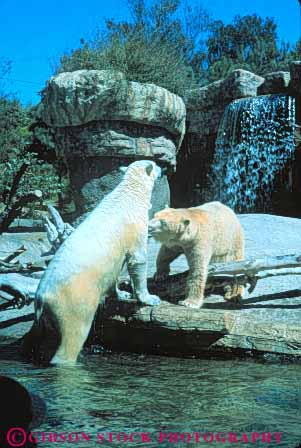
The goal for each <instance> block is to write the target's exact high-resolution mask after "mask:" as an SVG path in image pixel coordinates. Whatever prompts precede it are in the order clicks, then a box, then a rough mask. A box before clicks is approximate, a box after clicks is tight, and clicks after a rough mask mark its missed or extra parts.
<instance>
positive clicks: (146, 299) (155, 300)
mask: <svg viewBox="0 0 301 448" xmlns="http://www.w3.org/2000/svg"><path fill="white" fill-rule="evenodd" d="M139 302H141V303H143V304H144V305H150V306H157V305H160V303H161V300H160V298H159V297H158V296H155V295H152V294H148V295H144V296H143V297H140V300H139Z"/></svg>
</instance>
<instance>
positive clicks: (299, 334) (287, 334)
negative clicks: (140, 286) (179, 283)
mask: <svg viewBox="0 0 301 448" xmlns="http://www.w3.org/2000/svg"><path fill="white" fill-rule="evenodd" d="M240 220H241V223H242V225H243V227H244V230H245V235H246V256H247V257H258V258H259V257H262V256H265V255H269V256H272V255H285V254H289V253H301V239H296V235H299V234H300V232H301V220H299V219H294V218H284V217H279V216H272V215H256V214H254V215H241V216H240ZM157 251H158V245H157V244H156V243H154V242H153V241H152V240H151V242H150V247H149V276H150V275H152V273H153V272H154V270H155V260H156V253H157ZM186 269H187V263H186V260H185V258H184V256H182V257H180V258H179V259H177V260H176V261H175V262H174V263H172V270H171V272H172V273H176V272H182V271H184V270H186ZM300 281H301V278H300V276H297V275H296V276H294V275H290V276H284V277H274V278H269V279H265V280H261V281H260V282H259V283H258V285H257V287H256V288H255V290H254V291H253V293H251V294H247V295H246V297H245V298H244V300H243V304H242V306H241V308H240V309H231V308H230V307H229V305H228V304H227V303H226V302H225V301H224V300H223V299H222V298H221V297H218V296H210V297H208V298H207V299H206V301H205V306H204V308H202V309H201V310H189V309H186V308H184V307H180V306H177V305H172V304H169V303H167V302H163V303H162V305H160V306H158V307H155V308H149V307H143V308H139V307H138V308H137V307H134V306H132V308H129V307H121V306H119V307H116V303H114V302H110V303H109V307H108V309H107V311H106V317H105V319H104V321H103V340H102V342H103V343H105V345H106V346H107V347H109V348H111V349H116V350H133V351H141V352H147V353H159V354H169V355H170V354H174V355H180V356H183V355H184V356H185V355H188V354H190V355H197V356H202V354H204V353H220V354H226V353H229V352H234V353H240V354H250V353H253V354H254V353H255V354H258V355H259V354H260V353H264V352H268V353H275V354H286V355H293V356H301V290H300ZM150 329H151V330H150Z"/></svg>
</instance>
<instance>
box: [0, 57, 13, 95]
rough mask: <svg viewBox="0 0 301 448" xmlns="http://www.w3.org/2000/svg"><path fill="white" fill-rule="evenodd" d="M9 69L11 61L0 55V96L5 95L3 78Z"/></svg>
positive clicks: (4, 78)
mask: <svg viewBox="0 0 301 448" xmlns="http://www.w3.org/2000/svg"><path fill="white" fill-rule="evenodd" d="M10 71H11V61H9V60H8V59H6V58H2V57H0V98H2V97H4V96H6V95H5V80H6V76H7V75H8V74H9V73H10Z"/></svg>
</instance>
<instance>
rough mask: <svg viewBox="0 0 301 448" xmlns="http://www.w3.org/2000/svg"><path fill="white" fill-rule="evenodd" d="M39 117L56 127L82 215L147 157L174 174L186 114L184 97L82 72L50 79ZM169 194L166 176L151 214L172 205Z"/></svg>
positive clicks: (96, 72)
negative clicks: (122, 170)
mask: <svg viewBox="0 0 301 448" xmlns="http://www.w3.org/2000/svg"><path fill="white" fill-rule="evenodd" d="M38 115H39V118H40V120H42V121H43V122H45V123H46V124H47V125H48V126H51V127H52V128H53V129H55V132H54V140H55V144H56V147H57V152H58V153H60V154H61V155H62V156H63V157H64V159H65V161H66V163H67V166H68V171H69V174H70V178H71V186H72V190H73V192H74V193H73V198H74V202H75V205H76V211H77V215H82V214H83V213H86V212H88V211H90V210H91V209H92V208H93V207H94V206H95V205H96V203H97V202H99V201H100V200H101V199H102V198H103V197H104V196H105V195H106V194H107V193H109V192H110V191H112V189H113V188H115V187H116V185H117V184H118V182H119V181H120V179H121V177H120V174H119V172H118V168H119V167H120V166H122V165H123V166H124V165H128V164H130V163H131V162H133V161H134V160H139V159H142V158H146V159H151V160H154V161H155V162H156V163H158V165H159V166H161V167H166V168H167V169H168V171H169V172H174V171H175V167H176V155H177V150H178V148H179V147H180V145H181V142H182V140H183V137H184V133H185V118H186V111H185V105H184V102H183V100H182V99H181V98H180V97H178V96H177V95H174V94H172V93H170V92H168V91H167V90H166V89H163V88H161V87H158V86H155V85H153V84H140V83H137V82H131V81H127V80H126V79H125V77H124V75H123V74H122V73H120V72H111V71H106V70H79V71H76V72H68V73H61V74H60V75H58V76H55V77H53V78H51V79H50V81H49V83H48V86H47V87H46V89H45V90H44V94H43V99H42V102H41V104H40V105H39V107H38ZM169 196H170V193H169V185H168V181H167V177H166V176H165V177H164V178H163V180H161V181H160V182H158V183H157V185H156V188H155V190H154V193H153V198H152V203H153V204H156V205H155V206H153V208H152V210H151V212H150V216H152V214H153V212H154V211H157V210H160V207H162V206H164V205H166V201H167V200H168V204H169ZM161 204H162V205H161ZM158 207H159V208H158Z"/></svg>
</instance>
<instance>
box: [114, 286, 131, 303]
mask: <svg viewBox="0 0 301 448" xmlns="http://www.w3.org/2000/svg"><path fill="white" fill-rule="evenodd" d="M116 293H117V298H118V300H120V302H133V301H134V299H133V296H132V294H131V293H130V292H127V291H121V290H120V289H117V290H116Z"/></svg>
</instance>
